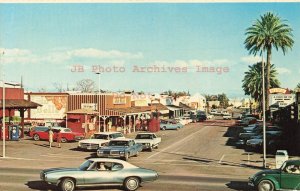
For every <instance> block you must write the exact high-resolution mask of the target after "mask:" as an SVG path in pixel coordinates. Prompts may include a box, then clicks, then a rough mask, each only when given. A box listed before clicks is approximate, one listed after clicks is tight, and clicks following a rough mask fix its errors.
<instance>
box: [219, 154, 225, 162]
mask: <svg viewBox="0 0 300 191" xmlns="http://www.w3.org/2000/svg"><path fill="white" fill-rule="evenodd" d="M224 157H225V155H222V157H221V159H220V160H219V162H218V163H219V164H220V163H222V160H223V159H224Z"/></svg>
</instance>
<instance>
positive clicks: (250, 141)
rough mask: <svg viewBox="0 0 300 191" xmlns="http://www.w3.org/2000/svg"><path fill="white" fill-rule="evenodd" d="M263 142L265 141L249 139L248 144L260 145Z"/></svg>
mask: <svg viewBox="0 0 300 191" xmlns="http://www.w3.org/2000/svg"><path fill="white" fill-rule="evenodd" d="M262 141H263V140H262V139H249V140H248V143H260V142H262Z"/></svg>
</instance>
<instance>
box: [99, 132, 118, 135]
mask: <svg viewBox="0 0 300 191" xmlns="http://www.w3.org/2000/svg"><path fill="white" fill-rule="evenodd" d="M115 133H121V132H100V133H94V134H95V135H100V134H101V135H111V134H115Z"/></svg>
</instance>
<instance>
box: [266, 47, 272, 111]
mask: <svg viewBox="0 0 300 191" xmlns="http://www.w3.org/2000/svg"><path fill="white" fill-rule="evenodd" d="M271 49H272V47H269V48H268V50H267V71H266V73H267V80H266V110H269V89H270V71H271V54H272V53H271Z"/></svg>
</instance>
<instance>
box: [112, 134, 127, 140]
mask: <svg viewBox="0 0 300 191" xmlns="http://www.w3.org/2000/svg"><path fill="white" fill-rule="evenodd" d="M111 136H112V137H113V138H114V139H116V138H119V137H124V136H123V134H122V133H114V134H111Z"/></svg>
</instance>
